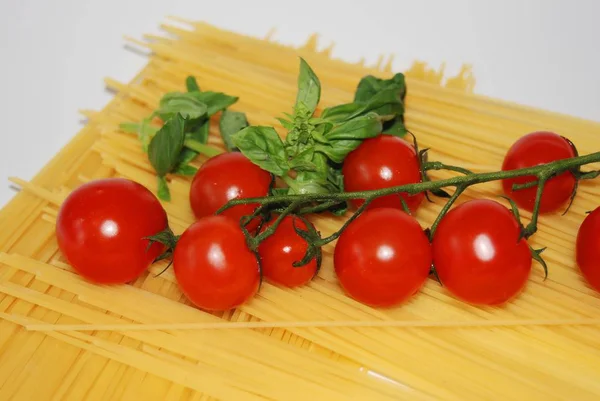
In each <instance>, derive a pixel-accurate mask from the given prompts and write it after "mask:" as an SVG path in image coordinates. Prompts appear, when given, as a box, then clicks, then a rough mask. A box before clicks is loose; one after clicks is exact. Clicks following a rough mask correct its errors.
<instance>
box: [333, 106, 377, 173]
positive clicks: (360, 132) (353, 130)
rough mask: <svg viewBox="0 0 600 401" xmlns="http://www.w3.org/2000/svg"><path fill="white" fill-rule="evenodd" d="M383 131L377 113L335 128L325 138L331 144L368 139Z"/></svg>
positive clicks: (354, 119)
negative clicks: (339, 141)
mask: <svg viewBox="0 0 600 401" xmlns="http://www.w3.org/2000/svg"><path fill="white" fill-rule="evenodd" d="M381 129H382V125H381V121H380V119H379V116H378V115H377V114H375V113H368V114H367V115H364V116H361V117H356V118H353V119H351V120H349V121H346V122H343V123H341V124H339V125H337V126H335V127H334V128H333V129H332V130H331V131H329V132H328V133H327V134H326V135H325V137H326V138H327V140H328V142H329V143H332V141H338V140H342V139H366V138H373V137H375V136H377V135H378V134H379V133H380V132H381ZM338 163H339V162H338Z"/></svg>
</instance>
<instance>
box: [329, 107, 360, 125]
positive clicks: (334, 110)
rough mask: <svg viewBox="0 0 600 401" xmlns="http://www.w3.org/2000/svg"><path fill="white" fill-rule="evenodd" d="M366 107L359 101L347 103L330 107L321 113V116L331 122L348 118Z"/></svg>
mask: <svg viewBox="0 0 600 401" xmlns="http://www.w3.org/2000/svg"><path fill="white" fill-rule="evenodd" d="M363 108H364V105H362V104H359V103H346V104H340V105H339V106H334V107H328V108H326V109H325V110H323V113H321V118H323V119H326V120H328V121H331V122H338V121H344V120H347V119H348V117H349V116H351V115H353V114H354V113H356V112H357V111H359V110H361V109H363Z"/></svg>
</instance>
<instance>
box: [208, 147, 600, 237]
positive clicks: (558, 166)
mask: <svg viewBox="0 0 600 401" xmlns="http://www.w3.org/2000/svg"><path fill="white" fill-rule="evenodd" d="M597 162H600V152H595V153H591V154H588V155H584V156H577V157H573V158H570V159H562V160H557V161H554V162H551V163H547V164H541V165H538V166H534V167H528V168H523V169H518V170H509V171H495V172H489V173H472V172H470V171H469V170H466V169H462V168H457V167H455V166H446V165H444V164H443V163H440V162H426V163H425V164H424V168H425V169H427V170H450V171H454V172H458V173H461V174H462V175H459V176H456V177H452V178H447V179H444V180H436V181H423V182H419V183H413V184H405V185H400V186H395V187H388V188H382V189H377V190H371V191H359V192H339V193H323V194H295V195H287V194H284V195H274V196H267V197H261V198H243V199H234V200H231V201H229V202H228V203H227V204H226V205H224V206H223V207H222V208H221V209H219V211H217V213H221V212H223V211H225V210H227V209H229V208H231V207H234V206H236V205H245V204H251V203H255V204H259V205H260V207H259V209H260V211H261V212H262V211H263V210H266V209H269V207H275V206H276V207H277V208H279V210H280V213H281V214H280V215H279V217H278V219H277V220H276V221H275V222H274V224H273V225H271V226H269V229H268V230H266V231H264V232H262V233H261V234H260V235H258V236H257V237H250V236H249V237H248V244H249V246H250V247H251V249H256V247H257V246H258V244H259V243H260V242H261V241H264V239H266V238H267V237H268V236H270V235H272V234H273V233H274V232H275V230H276V229H277V226H278V223H279V222H280V221H281V220H282V219H283V217H284V216H286V215H288V214H305V213H313V212H319V211H324V210H326V209H327V208H328V207H329V206H331V205H332V204H335V203H340V202H345V201H348V200H351V199H364V200H365V202H364V204H363V205H362V206H361V207H360V208H358V209H357V210H356V211H355V212H354V214H353V215H352V216H351V217H350V218H349V219H348V221H346V223H345V224H344V225H343V226H342V227H341V228H340V229H339V230H338V231H336V232H335V233H333V234H331V235H330V236H328V237H325V238H321V239H315V240H314V243H313V244H312V245H314V246H318V247H320V246H323V245H325V244H327V243H329V242H332V241H334V240H336V239H337V238H338V237H339V236H340V235H341V233H342V232H343V231H344V229H345V228H346V227H347V226H348V225H349V224H350V223H351V222H352V221H353V220H355V219H356V218H357V217H358V216H359V215H360V214H361V213H362V212H363V211H364V210H365V209H366V206H367V205H368V204H369V203H370V202H372V201H373V200H374V199H377V198H379V197H382V196H388V195H393V194H400V193H406V194H408V195H415V194H417V193H420V192H426V191H435V190H439V189H442V188H446V187H454V188H455V191H454V194H453V195H452V196H451V197H450V199H449V200H448V202H447V203H446V204H445V205H444V207H443V208H442V210H441V213H440V215H439V216H438V217H437V219H436V220H435V222H434V223H433V225H432V227H431V231H430V235H431V236H433V233H434V232H435V229H436V227H437V225H438V224H439V222H440V220H441V219H442V217H443V216H444V215H445V213H446V212H448V210H449V209H450V207H451V206H452V204H453V203H454V201H456V199H457V198H458V197H459V196H460V195H461V194H462V193H463V192H464V191H465V190H466V189H467V188H468V187H470V186H471V185H476V184H481V183H485V182H490V181H497V180H503V179H508V178H516V177H523V176H535V177H536V178H537V179H536V180H535V181H534V182H535V184H537V186H538V188H537V195H536V201H535V206H534V210H533V214H532V218H531V221H530V223H529V224H528V225H527V226H526V227H525V228H524V229H523V232H522V237H524V238H528V237H530V236H531V235H533V234H534V233H535V232H536V231H537V222H538V215H539V209H540V201H541V197H542V194H543V189H544V185H545V184H546V182H547V181H548V180H549V179H551V178H552V177H554V176H556V175H558V174H560V173H563V172H565V171H569V170H570V171H574V170H578V169H579V167H581V166H583V165H586V164H591V163H597ZM598 175H599V174H598V173H596V172H592V173H590V174H589V176H586V177H585V178H586V179H590V178H595V177H596V176H598ZM533 185H534V184H529V183H528V184H525V185H523V186H521V187H520V188H517V189H524V188H526V187H527V188H528V187H530V186H533ZM281 208H283V210H281ZM257 214H258V213H255V214H254V216H255V215H257ZM246 221H247V220H246Z"/></svg>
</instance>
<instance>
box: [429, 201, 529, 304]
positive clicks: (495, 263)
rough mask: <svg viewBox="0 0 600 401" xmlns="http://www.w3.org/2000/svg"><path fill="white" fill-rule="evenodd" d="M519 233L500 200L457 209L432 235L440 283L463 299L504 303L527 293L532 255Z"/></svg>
mask: <svg viewBox="0 0 600 401" xmlns="http://www.w3.org/2000/svg"><path fill="white" fill-rule="evenodd" d="M519 234H520V228H519V225H518V223H517V221H516V219H515V217H514V216H513V215H512V213H511V212H510V211H509V210H508V209H507V208H505V207H504V206H502V205H501V204H499V203H497V202H494V201H491V200H484V199H477V200H472V201H469V202H465V203H463V204H462V205H459V206H457V207H455V208H454V209H452V210H450V212H448V214H446V216H444V217H443V218H442V220H441V222H440V224H439V225H438V227H437V230H436V232H435V235H434V237H433V264H434V266H435V269H436V272H437V274H438V276H439V278H440V281H441V282H442V284H443V285H444V287H445V288H446V289H447V290H448V291H450V292H451V293H452V294H454V295H455V296H456V297H457V298H459V299H461V300H463V301H466V302H469V303H472V304H477V305H499V304H503V303H505V302H506V301H508V300H510V299H511V298H513V297H515V296H516V295H517V294H518V293H519V292H520V291H521V290H522V289H523V287H524V286H525V284H526V283H527V279H528V278H529V273H530V272H531V261H532V258H531V252H530V250H529V246H528V245H527V241H526V240H525V239H521V240H518V238H519ZM476 249H478V250H479V252H477V251H476Z"/></svg>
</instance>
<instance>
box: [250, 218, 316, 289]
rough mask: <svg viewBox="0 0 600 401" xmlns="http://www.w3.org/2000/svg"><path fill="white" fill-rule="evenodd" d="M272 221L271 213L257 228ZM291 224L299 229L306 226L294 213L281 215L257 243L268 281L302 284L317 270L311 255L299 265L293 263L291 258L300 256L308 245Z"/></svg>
mask: <svg viewBox="0 0 600 401" xmlns="http://www.w3.org/2000/svg"><path fill="white" fill-rule="evenodd" d="M274 222H275V217H274V218H273V220H271V221H270V222H268V223H267V224H265V225H264V226H263V227H262V228H261V231H264V230H266V229H267V228H268V227H270V226H272V225H273V223H274ZM294 224H295V225H296V227H297V228H299V229H300V230H307V226H306V224H305V223H304V222H303V221H302V220H301V219H299V218H298V217H295V216H289V215H288V216H285V217H284V218H283V220H282V221H281V223H280V224H279V226H278V227H277V230H276V231H275V233H274V234H273V235H271V236H270V237H267V239H266V240H264V241H263V242H262V243H261V244H260V246H259V247H258V254H259V255H260V260H261V267H262V272H263V276H264V277H265V278H266V279H267V280H269V281H270V282H272V283H276V284H279V285H282V286H285V287H297V286H300V285H304V284H306V283H308V282H309V281H310V280H311V279H312V278H313V277H314V276H315V274H316V273H317V261H316V260H315V259H313V260H311V261H310V262H309V263H308V264H306V265H304V266H301V267H294V266H293V264H294V263H295V262H298V261H300V260H302V258H303V257H304V254H305V253H306V250H307V248H308V245H307V243H306V241H305V240H304V239H303V238H302V237H300V236H299V235H298V233H297V232H296V230H294ZM309 224H310V223H309ZM311 225H312V224H311Z"/></svg>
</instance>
